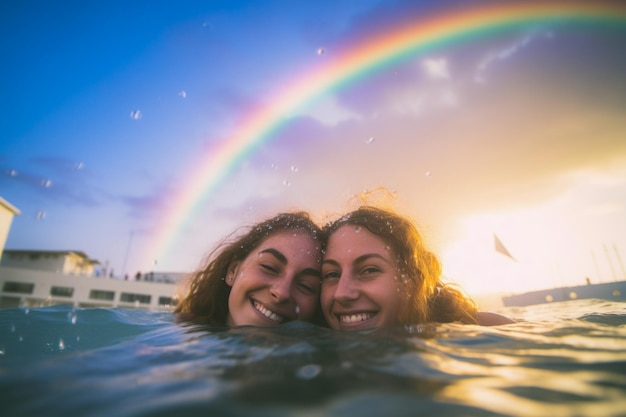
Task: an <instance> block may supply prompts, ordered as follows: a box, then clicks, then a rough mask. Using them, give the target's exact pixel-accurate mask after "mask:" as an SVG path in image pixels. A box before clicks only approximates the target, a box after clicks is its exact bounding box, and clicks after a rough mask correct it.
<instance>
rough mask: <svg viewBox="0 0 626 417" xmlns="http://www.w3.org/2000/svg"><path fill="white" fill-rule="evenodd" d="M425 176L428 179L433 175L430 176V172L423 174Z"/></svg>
mask: <svg viewBox="0 0 626 417" xmlns="http://www.w3.org/2000/svg"><path fill="white" fill-rule="evenodd" d="M425 175H426V178H430V177H431V176H432V175H433V174H431V172H430V171H426V174H425Z"/></svg>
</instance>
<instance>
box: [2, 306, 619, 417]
mask: <svg viewBox="0 0 626 417" xmlns="http://www.w3.org/2000/svg"><path fill="white" fill-rule="evenodd" d="M502 312H503V313H505V314H507V315H509V316H512V317H515V318H521V319H524V320H526V321H524V322H521V323H517V324H513V325H506V326H499V327H479V326H467V325H457V324H446V325H436V326H434V325H433V326H411V327H409V328H407V329H386V330H377V331H372V332H366V333H341V332H336V331H332V330H329V329H323V328H319V327H316V326H313V325H310V324H307V323H303V322H292V323H288V324H285V325H282V326H279V327H277V328H255V327H239V328H233V329H226V328H215V327H209V326H200V325H190V324H179V323H175V322H174V319H173V317H172V315H171V314H170V313H164V312H147V311H140V310H124V309H73V308H71V307H61V306H56V307H47V308H39V309H7V310H0V403H1V404H2V415H3V416H70V415H71V416H83V415H84V416H86V415H88V416H103V417H105V416H106V417H124V416H183V415H184V416H196V415H197V416H200V415H202V416H211V415H219V416H292V415H297V416H316V415H329V416H344V415H345V416H415V415H451V416H453V415H458V416H492V415H494V416H495V415H498V416H501V415H505V416H506V415H510V416H551V417H558V416H575V415H580V416H617V415H626V411H625V410H626V304H625V303H616V302H605V301H599V300H575V301H569V302H566V303H554V304H549V305H540V306H532V307H525V308H510V309H505V310H502Z"/></svg>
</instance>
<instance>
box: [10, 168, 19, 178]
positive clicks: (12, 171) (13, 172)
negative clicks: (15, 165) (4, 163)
mask: <svg viewBox="0 0 626 417" xmlns="http://www.w3.org/2000/svg"><path fill="white" fill-rule="evenodd" d="M9 177H17V171H16V170H14V169H10V170H9Z"/></svg>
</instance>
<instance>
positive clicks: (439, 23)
mask: <svg viewBox="0 0 626 417" xmlns="http://www.w3.org/2000/svg"><path fill="white" fill-rule="evenodd" d="M596 22H597V23H602V24H604V23H617V24H620V25H621V24H623V23H625V22H626V7H624V6H623V5H621V6H620V5H619V4H618V2H613V3H606V2H600V1H587V2H574V3H572V2H567V1H563V0H561V1H556V2H550V1H538V2H528V1H526V2H521V3H517V2H515V3H513V2H505V1H503V2H497V4H493V3H492V4H490V5H488V6H486V7H484V6H483V7H474V8H471V9H462V10H457V11H454V12H451V13H444V14H440V15H437V16H434V17H432V18H430V19H425V20H423V21H420V22H419V24H408V25H406V26H404V27H399V28H396V29H394V30H392V31H389V32H386V33H383V34H378V36H376V37H374V38H373V39H364V40H363V41H362V42H361V43H359V44H358V45H355V46H354V47H352V48H351V49H350V50H348V51H347V53H343V54H341V56H339V57H337V58H336V59H335V60H329V61H328V62H327V65H325V66H323V67H322V68H317V69H315V70H313V71H312V72H310V73H307V74H303V75H301V76H299V77H297V78H296V79H295V80H293V81H292V82H290V83H287V84H286V85H285V87H284V88H283V89H282V91H278V92H276V94H275V96H274V97H273V98H272V100H269V101H268V102H269V103H270V104H269V105H267V106H266V107H263V108H260V109H258V110H257V111H255V112H253V113H251V114H248V115H247V117H244V118H243V120H242V121H241V122H240V123H239V124H238V126H240V127H239V128H238V130H237V131H235V132H233V134H232V135H231V136H230V137H228V138H226V139H224V140H223V141H222V142H221V143H220V144H219V145H218V146H216V147H213V148H211V149H210V154H207V155H204V156H203V157H202V158H201V160H200V161H199V163H198V164H197V165H198V168H197V171H195V172H192V173H191V175H189V177H188V178H189V182H188V183H187V184H186V185H185V186H184V187H183V188H182V189H181V190H179V193H178V194H177V195H175V196H173V199H174V200H173V201H175V204H174V208H173V210H172V211H171V212H170V213H169V214H168V215H167V216H166V217H165V218H164V219H163V221H162V224H160V227H159V228H158V229H157V237H156V238H155V239H154V240H153V242H154V243H153V247H152V248H148V250H147V251H146V252H145V253H144V255H145V256H146V257H149V258H148V259H150V258H151V259H158V258H159V257H160V256H162V255H163V254H164V253H166V251H167V250H168V249H169V248H170V247H171V245H172V244H173V243H174V242H175V241H176V240H177V238H178V235H179V233H180V231H181V230H182V229H183V228H184V226H185V224H186V222H187V219H189V218H191V217H192V216H193V214H194V210H196V208H197V207H198V206H199V205H200V202H202V201H203V200H204V199H206V198H207V197H208V196H210V195H211V194H212V193H213V192H214V191H215V190H216V188H217V187H218V186H219V185H220V184H221V183H222V182H223V181H224V180H225V179H226V178H227V177H228V175H229V173H230V172H231V171H232V170H233V168H234V167H236V166H238V164H239V163H240V162H241V161H242V160H243V159H244V158H245V157H246V156H248V155H249V154H250V153H251V152H252V151H253V150H254V149H256V148H257V147H258V146H259V145H260V144H262V143H263V142H264V141H269V140H271V138H272V134H273V133H274V132H275V131H276V130H277V129H279V128H280V127H281V126H282V125H284V123H286V122H287V121H288V118H289V116H290V115H292V114H293V109H296V108H301V107H302V106H304V105H306V104H307V103H310V102H311V101H313V100H315V99H316V98H317V97H320V96H321V95H323V94H328V92H329V91H333V90H337V89H339V88H341V87H342V86H344V85H346V84H348V83H350V82H354V80H355V79H360V78H363V77H365V76H367V75H368V74H370V73H372V72H374V71H376V70H378V69H381V68H384V67H386V66H389V65H391V64H393V63H397V62H400V61H402V60H405V59H407V58H409V57H414V56H416V55H418V54H423V53H425V52H427V51H429V50H433V49H434V48H438V47H441V46H444V45H449V44H452V43H455V42H459V41H462V40H468V39H470V40H471V39H474V38H478V37H484V36H489V35H490V34H494V33H499V32H502V31H506V30H515V29H520V28H523V27H525V26H527V25H529V24H545V23H568V24H570V23H571V24H580V23H582V24H588V23H596Z"/></svg>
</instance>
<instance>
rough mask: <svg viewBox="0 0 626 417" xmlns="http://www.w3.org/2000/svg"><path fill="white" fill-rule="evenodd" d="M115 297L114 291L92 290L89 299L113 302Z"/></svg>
mask: <svg viewBox="0 0 626 417" xmlns="http://www.w3.org/2000/svg"><path fill="white" fill-rule="evenodd" d="M114 297H115V292H114V291H104V290H91V291H89V298H91V299H92V300H108V301H113V298H114Z"/></svg>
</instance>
